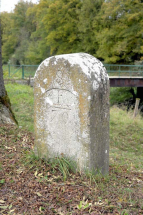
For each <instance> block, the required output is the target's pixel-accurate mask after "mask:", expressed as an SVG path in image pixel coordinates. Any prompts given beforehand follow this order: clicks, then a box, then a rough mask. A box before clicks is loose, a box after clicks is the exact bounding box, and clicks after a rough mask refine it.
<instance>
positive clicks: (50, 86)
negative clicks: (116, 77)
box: [34, 53, 109, 173]
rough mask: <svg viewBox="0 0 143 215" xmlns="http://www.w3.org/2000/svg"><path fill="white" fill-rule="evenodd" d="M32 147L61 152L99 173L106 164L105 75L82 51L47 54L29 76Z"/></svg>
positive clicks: (47, 154)
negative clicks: (32, 105)
mask: <svg viewBox="0 0 143 215" xmlns="http://www.w3.org/2000/svg"><path fill="white" fill-rule="evenodd" d="M34 97H35V105H34V109H35V117H34V118H35V123H34V124H35V151H36V153H37V154H38V155H39V156H40V157H45V158H51V157H54V156H60V155H61V154H64V155H65V156H69V157H71V158H72V159H74V160H76V162H77V164H78V166H79V168H80V169H81V170H83V169H84V168H86V169H89V170H92V171H96V170H97V169H100V170H101V172H102V173H107V172H108V165H109V78H108V75H107V73H106V70H105V68H104V66H103V65H102V63H101V62H100V61H99V60H97V59H96V58H95V57H93V56H91V55H89V54H84V53H77V54H68V55H59V56H53V57H50V58H48V59H46V60H45V61H43V62H42V63H41V65H40V66H39V68H38V69H37V72H36V74H35V77H34Z"/></svg>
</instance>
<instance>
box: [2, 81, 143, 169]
mask: <svg viewBox="0 0 143 215" xmlns="http://www.w3.org/2000/svg"><path fill="white" fill-rule="evenodd" d="M6 89H7V92H8V95H9V97H10V100H11V103H12V109H13V111H14V113H15V116H16V119H17V121H18V123H19V126H22V128H23V129H26V130H28V131H31V132H34V119H33V118H34V107H33V103H34V99H33V88H31V87H29V86H25V85H18V84H7V85H6ZM113 92H114V90H113V91H112V94H113ZM115 92H117V91H116V89H115ZM142 134H143V118H142V117H141V116H140V115H138V116H137V117H136V118H135V119H133V112H126V111H125V110H123V109H119V108H117V107H111V109H110V163H111V164H114V163H116V164H117V163H120V164H122V165H126V166H127V167H128V168H137V169H138V170H140V169H141V168H142V167H143V162H142V160H143V159H142V154H143V136H142ZM133 157H134V162H132V158H133Z"/></svg>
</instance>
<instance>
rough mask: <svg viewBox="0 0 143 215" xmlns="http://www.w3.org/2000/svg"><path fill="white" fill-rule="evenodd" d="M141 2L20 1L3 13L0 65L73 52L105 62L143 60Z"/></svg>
mask: <svg viewBox="0 0 143 215" xmlns="http://www.w3.org/2000/svg"><path fill="white" fill-rule="evenodd" d="M142 6H143V1H141V0H134V1H132V0H126V1H124V0H106V1H104V0H97V1H95V0H84V1H82V0H40V1H39V4H37V5H35V4H33V3H31V2H24V1H22V0H21V1H20V2H19V3H18V4H17V5H16V6H15V9H14V11H13V12H12V13H2V14H1V20H2V51H3V63H7V62H8V61H9V60H10V61H11V62H12V63H14V64H39V63H40V62H41V61H42V60H44V59H45V58H47V57H49V56H50V55H54V54H64V53H74V52H87V53H89V54H92V55H94V56H95V57H98V58H99V59H101V60H102V61H104V62H106V63H134V61H136V60H139V61H141V60H143V33H142V29H143V13H142V10H141V8H142Z"/></svg>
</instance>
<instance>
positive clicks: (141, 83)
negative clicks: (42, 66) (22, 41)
mask: <svg viewBox="0 0 143 215" xmlns="http://www.w3.org/2000/svg"><path fill="white" fill-rule="evenodd" d="M104 66H105V67H106V70H107V72H108V75H109V79H110V86H111V87H143V65H120V64H104ZM37 68H38V65H10V64H8V65H4V66H3V71H4V73H6V74H7V71H8V75H9V78H10V77H12V78H22V79H28V78H29V77H31V78H32V77H34V74H35V71H36V69H37Z"/></svg>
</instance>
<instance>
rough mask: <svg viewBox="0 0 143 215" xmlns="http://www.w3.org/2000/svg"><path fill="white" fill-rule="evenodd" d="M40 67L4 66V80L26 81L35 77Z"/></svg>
mask: <svg viewBox="0 0 143 215" xmlns="http://www.w3.org/2000/svg"><path fill="white" fill-rule="evenodd" d="M38 66H39V65H11V64H7V65H3V74H4V78H16V79H26V78H29V77H34V75H35V72H36V70H37V68H38Z"/></svg>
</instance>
